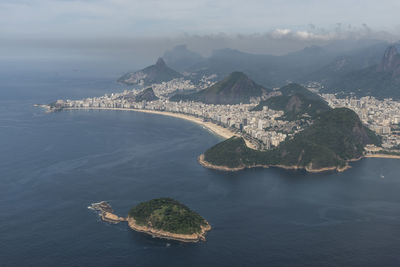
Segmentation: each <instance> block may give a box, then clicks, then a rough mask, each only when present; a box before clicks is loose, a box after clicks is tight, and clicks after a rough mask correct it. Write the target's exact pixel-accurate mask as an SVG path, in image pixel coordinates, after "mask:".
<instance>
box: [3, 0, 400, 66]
mask: <svg viewBox="0 0 400 267" xmlns="http://www.w3.org/2000/svg"><path fill="white" fill-rule="evenodd" d="M399 10H400V1H399V0H380V1H377V0H335V1H332V0H329V1H326V0H246V1H243V0H240V1H238V0H192V1H189V0H140V1H137V0H0V58H1V59H10V58H18V57H20V58H30V57H45V56H48V57H51V56H55V55H57V56H65V57H80V56H82V55H83V54H85V55H88V54H90V55H99V54H103V55H107V56H109V57H117V56H121V55H123V54H124V53H132V55H134V56H136V57H137V58H138V62H139V61H140V62H142V61H143V62H144V61H146V60H147V61H150V60H153V59H154V57H156V55H155V54H157V53H158V55H159V54H160V53H161V52H162V51H165V50H166V49H170V48H171V47H173V46H174V45H177V44H181V43H187V44H188V45H189V48H193V49H194V50H197V51H198V52H201V53H203V54H207V53H208V54H209V53H210V52H211V50H212V49H215V48H221V47H223V46H227V47H232V48H237V49H241V50H245V51H248V52H254V53H271V54H283V53H287V52H290V51H294V50H296V49H300V48H301V47H304V46H307V45H310V44H321V43H326V42H329V41H332V40H337V39H346V38H378V39H386V40H389V41H395V40H397V39H400V38H398V36H400V16H399V15H398V11H399ZM60 51H64V52H63V53H60ZM158 55H157V56H158ZM132 57H133V56H132Z"/></svg>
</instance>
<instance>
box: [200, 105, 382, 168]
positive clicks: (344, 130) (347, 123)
mask: <svg viewBox="0 0 400 267" xmlns="http://www.w3.org/2000/svg"><path fill="white" fill-rule="evenodd" d="M366 144H375V145H380V144H381V140H380V139H379V138H378V137H377V136H376V135H375V133H374V132H372V131H371V130H369V129H368V128H366V127H365V126H364V125H363V124H362V122H361V121H360V119H359V117H358V116H357V114H356V113H355V112H354V111H352V110H350V109H347V108H337V109H331V110H328V111H326V112H324V113H321V114H320V115H319V116H318V117H317V118H316V120H315V121H314V123H313V124H312V125H311V126H309V127H308V128H306V129H305V130H304V131H302V132H300V133H298V134H296V135H295V136H294V137H293V139H289V140H286V141H284V142H283V143H281V144H280V145H279V146H278V147H277V148H275V149H273V150H269V151H257V150H252V149H250V148H248V147H247V146H246V144H245V142H244V140H243V139H242V138H240V137H232V138H230V139H228V140H225V141H223V142H221V143H219V144H217V145H215V146H214V147H212V148H210V149H208V150H207V151H206V152H205V153H204V161H205V162H206V163H207V164H210V165H209V166H213V167H214V168H221V167H224V166H225V167H228V168H251V167H255V166H278V167H279V166H281V167H282V166H283V167H285V168H292V169H306V170H308V171H312V172H313V171H322V170H343V169H344V168H345V167H346V165H347V163H348V162H349V161H350V160H354V159H358V158H360V157H362V155H363V152H364V146H365V145H366Z"/></svg>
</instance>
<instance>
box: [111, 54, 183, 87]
mask: <svg viewBox="0 0 400 267" xmlns="http://www.w3.org/2000/svg"><path fill="white" fill-rule="evenodd" d="M181 77H182V74H180V73H179V72H177V71H175V70H173V69H171V68H170V67H168V66H167V64H165V62H164V60H163V59H162V58H159V59H158V60H157V63H156V64H155V65H151V66H149V67H147V68H144V69H142V70H140V71H137V72H133V73H132V72H129V73H126V74H125V75H123V76H122V77H121V78H119V79H118V81H119V82H122V83H125V84H129V85H143V86H147V85H151V84H153V83H162V82H168V81H170V80H173V79H175V78H181Z"/></svg>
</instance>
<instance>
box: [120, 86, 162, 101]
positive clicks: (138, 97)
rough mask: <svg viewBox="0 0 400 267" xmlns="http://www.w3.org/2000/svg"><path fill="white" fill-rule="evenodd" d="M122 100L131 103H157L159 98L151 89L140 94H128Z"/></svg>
mask: <svg viewBox="0 0 400 267" xmlns="http://www.w3.org/2000/svg"><path fill="white" fill-rule="evenodd" d="M121 99H124V100H128V101H130V102H142V101H147V102H150V101H155V100H158V99H159V98H158V97H157V96H156V95H155V94H154V91H153V88H151V87H149V88H147V89H144V90H142V91H141V92H139V93H138V94H133V93H130V94H127V95H124V96H122V97H121Z"/></svg>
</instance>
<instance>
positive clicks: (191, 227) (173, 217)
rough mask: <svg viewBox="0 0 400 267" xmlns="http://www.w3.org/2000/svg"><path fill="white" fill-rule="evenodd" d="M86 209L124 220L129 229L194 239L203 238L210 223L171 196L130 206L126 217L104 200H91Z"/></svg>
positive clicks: (110, 219)
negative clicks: (91, 202)
mask: <svg viewBox="0 0 400 267" xmlns="http://www.w3.org/2000/svg"><path fill="white" fill-rule="evenodd" d="M89 209H93V210H98V211H99V212H100V213H99V215H100V217H101V219H102V220H103V221H105V222H109V223H119V222H122V221H127V222H128V225H129V227H130V228H131V229H133V230H135V231H138V232H142V233H146V234H150V235H152V236H153V237H158V238H164V239H171V240H177V241H182V242H198V241H200V240H201V241H205V240H206V237H205V236H206V233H207V232H208V231H210V230H211V226H210V224H209V223H208V222H207V221H206V220H205V219H203V218H202V217H201V216H200V215H199V214H197V213H196V212H194V211H192V210H190V209H189V208H188V207H187V206H185V205H183V204H181V203H179V202H178V201H176V200H174V199H171V198H158V199H152V200H150V201H146V202H142V203H140V204H138V205H137V206H135V207H133V208H132V209H131V210H130V211H129V214H128V217H127V218H122V217H119V216H117V215H115V214H113V210H112V208H111V206H110V205H109V204H108V203H107V202H105V201H102V202H99V203H93V204H92V205H90V206H89Z"/></svg>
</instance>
